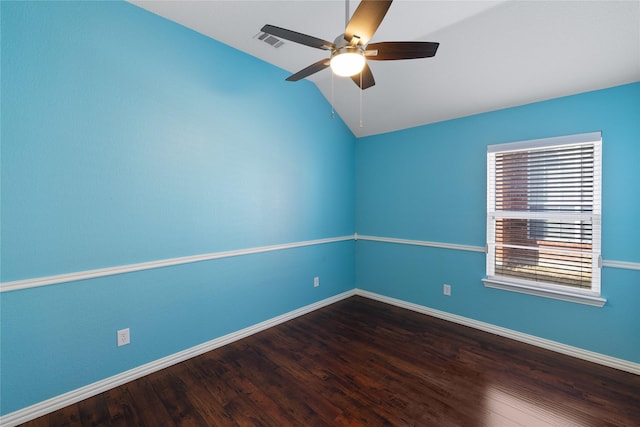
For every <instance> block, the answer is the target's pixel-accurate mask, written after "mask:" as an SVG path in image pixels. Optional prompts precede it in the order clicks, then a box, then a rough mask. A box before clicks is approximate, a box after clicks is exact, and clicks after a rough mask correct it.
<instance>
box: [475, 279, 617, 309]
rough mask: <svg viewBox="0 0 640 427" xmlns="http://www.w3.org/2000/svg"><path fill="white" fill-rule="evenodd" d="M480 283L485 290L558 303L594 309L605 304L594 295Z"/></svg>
mask: <svg viewBox="0 0 640 427" xmlns="http://www.w3.org/2000/svg"><path fill="white" fill-rule="evenodd" d="M482 283H484V286H485V287H487V288H493V289H501V290H504V291H512V292H518V293H521V294H527V295H535V296H539V297H545V298H552V299H557V300H560V301H567V302H576V303H578V304H586V305H591V306H594V307H604V305H605V304H606V303H607V300H606V299H604V298H602V297H600V296H596V295H587V294H579V293H577V292H568V291H565V290H562V289H547V288H543V287H541V286H527V285H525V284H520V283H515V282H512V281H506V280H498V279H495V278H486V279H482Z"/></svg>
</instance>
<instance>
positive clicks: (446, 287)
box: [442, 284, 451, 297]
mask: <svg viewBox="0 0 640 427" xmlns="http://www.w3.org/2000/svg"><path fill="white" fill-rule="evenodd" d="M442 293H443V294H445V295H446V296H448V297H450V296H451V285H446V284H445V285H444V286H443V287H442Z"/></svg>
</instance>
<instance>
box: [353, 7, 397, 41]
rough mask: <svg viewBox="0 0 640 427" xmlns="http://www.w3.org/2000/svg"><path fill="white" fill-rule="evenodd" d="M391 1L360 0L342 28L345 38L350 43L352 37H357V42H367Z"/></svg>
mask: <svg viewBox="0 0 640 427" xmlns="http://www.w3.org/2000/svg"><path fill="white" fill-rule="evenodd" d="M392 1H393V0H385V1H382V0H362V1H361V2H360V4H359V5H358V7H357V9H356V11H355V12H353V16H352V17H351V20H349V23H348V24H347V28H346V29H345V30H344V38H345V40H347V41H348V42H349V43H351V42H352V39H353V37H358V39H359V40H358V43H357V44H360V45H365V44H367V43H368V42H369V40H371V37H373V34H374V33H375V32H376V30H377V29H378V27H379V26H380V23H381V22H382V20H383V19H384V16H385V15H386V14H387V10H389V6H391V2H392Z"/></svg>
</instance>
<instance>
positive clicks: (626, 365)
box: [355, 289, 640, 375]
mask: <svg viewBox="0 0 640 427" xmlns="http://www.w3.org/2000/svg"><path fill="white" fill-rule="evenodd" d="M355 294H356V295H359V296H362V297H365V298H369V299H373V300H376V301H380V302H384V303H386V304H391V305H395V306H397V307H401V308H406V309H408V310H411V311H415V312H418V313H422V314H427V315H429V316H433V317H437V318H439V319H443V320H447V321H449V322H453V323H458V324H460V325H464V326H469V327H471V328H475V329H479V330H481V331H485V332H489V333H492V334H494V335H499V336H502V337H505V338H510V339H512V340H515V341H520V342H523V343H526V344H531V345H535V346H537V347H542V348H545V349H547V350H552V351H555V352H557V353H562V354H566V355H568V356H573V357H576V358H578V359H583V360H587V361H589V362H594V363H598V364H600V365H604V366H608V367H610V368H615V369H619V370H621V371H625V372H630V373H632V374H636V375H640V363H634V362H630V361H628V360H624V359H618V358H616V357H612V356H607V355H605V354H600V353H596V352H593V351H589V350H584V349H581V348H578V347H573V346H570V345H567V344H562V343H559V342H557V341H551V340H547V339H544V338H539V337H536V336H534V335H529V334H525V333H522V332H518V331H514V330H512V329H507V328H503V327H500V326H495V325H492V324H490V323H485V322H480V321H478V320H474V319H470V318H468V317H463V316H458V315H457V314H451V313H447V312H445V311H440V310H436V309H433V308H429V307H425V306H423V305H418V304H414V303H410V302H407V301H403V300H399V299H395V298H391V297H387V296H384V295H380V294H376V293H373V292H369V291H365V290H362V289H356V290H355Z"/></svg>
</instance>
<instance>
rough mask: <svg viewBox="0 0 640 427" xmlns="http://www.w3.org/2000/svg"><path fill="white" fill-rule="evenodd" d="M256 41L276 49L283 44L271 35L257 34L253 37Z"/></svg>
mask: <svg viewBox="0 0 640 427" xmlns="http://www.w3.org/2000/svg"><path fill="white" fill-rule="evenodd" d="M255 38H256V39H258V40H262V41H263V42H265V43H267V44H270V45H271V46H273V47H275V48H278V47H280V46H282V45H283V44H284V42H283V41H282V40H280V39H279V38H276V37H273V36H272V35H271V34H267V33H263V32H259V33H258V34H256V36H255Z"/></svg>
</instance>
